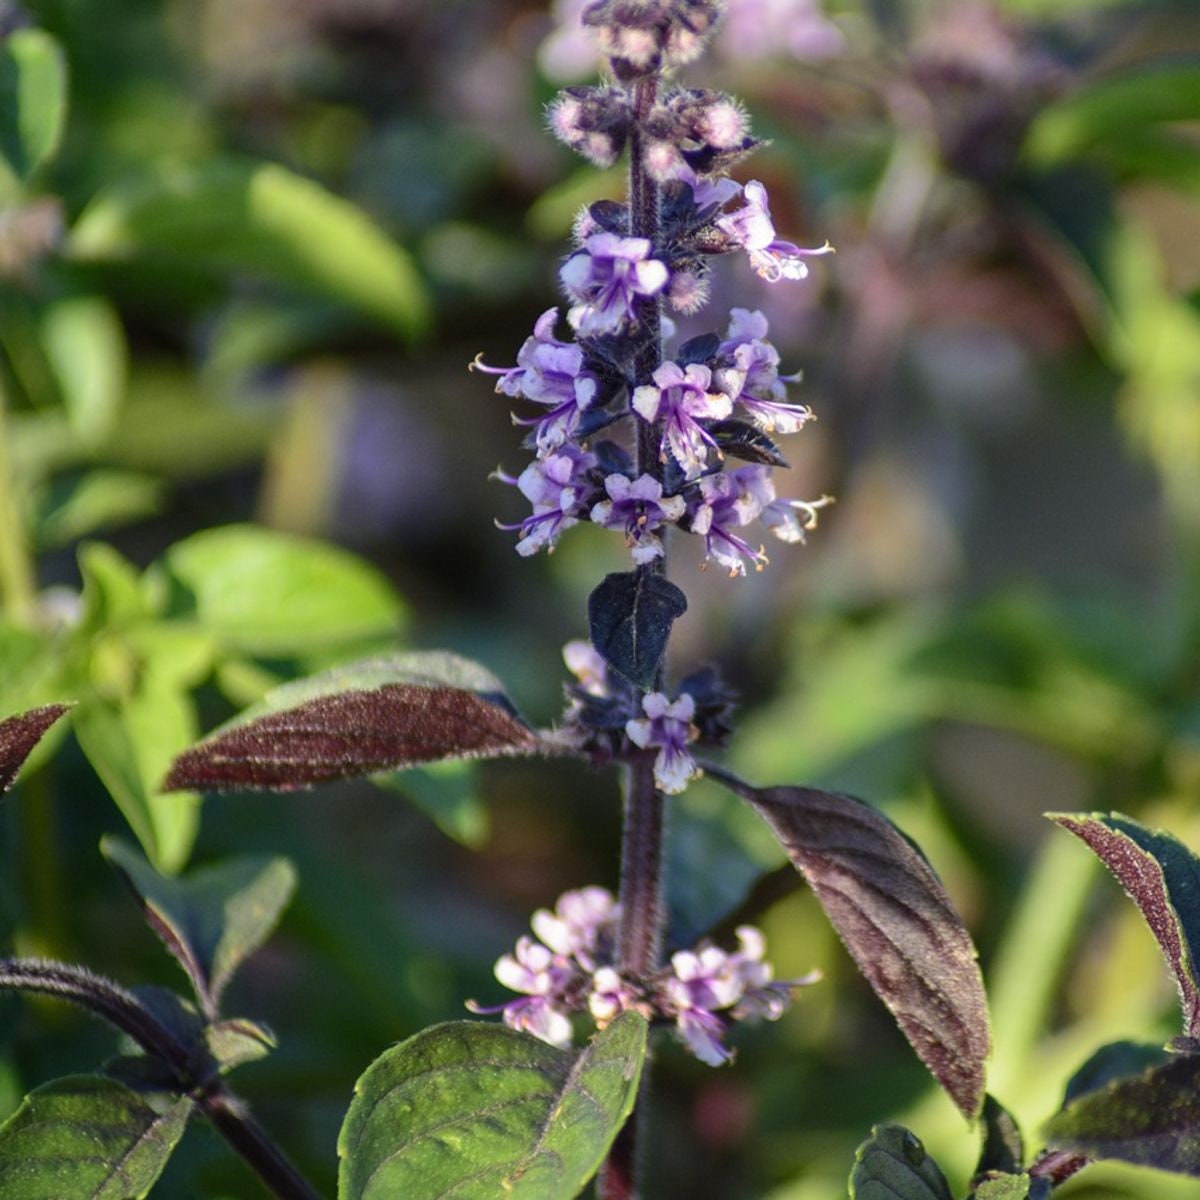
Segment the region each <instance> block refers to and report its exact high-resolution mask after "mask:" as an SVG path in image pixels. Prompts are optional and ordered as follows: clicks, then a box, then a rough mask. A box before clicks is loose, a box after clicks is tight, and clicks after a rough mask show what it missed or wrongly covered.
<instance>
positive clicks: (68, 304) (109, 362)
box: [41, 296, 129, 447]
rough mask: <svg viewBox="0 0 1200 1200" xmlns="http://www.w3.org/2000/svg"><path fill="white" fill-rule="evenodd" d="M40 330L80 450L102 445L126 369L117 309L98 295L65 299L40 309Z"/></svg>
mask: <svg viewBox="0 0 1200 1200" xmlns="http://www.w3.org/2000/svg"><path fill="white" fill-rule="evenodd" d="M41 332H42V346H43V348H44V350H45V352H46V359H47V361H48V362H49V364H50V369H51V370H52V371H53V373H54V377H55V379H56V380H57V382H58V387H59V391H60V392H61V393H62V397H63V401H64V403H65V404H66V409H67V416H68V417H69V418H70V421H71V425H72V427H73V428H74V430H75V432H76V433H77V434H78V435H79V438H80V440H81V441H82V443H83V444H84V445H85V446H88V447H95V446H98V445H101V444H102V443H103V442H104V441H106V440H107V439H108V437H109V436H110V435H111V434H112V431H113V427H114V425H115V423H116V419H117V410H118V409H119V408H120V406H121V401H122V400H123V399H124V396H125V377H126V373H127V370H128V360H129V350H128V347H127V346H126V344H125V330H124V328H123V327H122V325H121V321H120V318H119V317H118V316H117V313H116V310H115V309H114V308H113V306H112V305H111V304H110V303H109V302H108V301H107V300H106V299H104V298H103V297H102V296H70V297H68V298H66V299H64V300H59V301H57V302H56V303H54V304H52V305H50V306H49V307H48V308H47V309H46V310H45V312H44V313H43V314H42V330H41Z"/></svg>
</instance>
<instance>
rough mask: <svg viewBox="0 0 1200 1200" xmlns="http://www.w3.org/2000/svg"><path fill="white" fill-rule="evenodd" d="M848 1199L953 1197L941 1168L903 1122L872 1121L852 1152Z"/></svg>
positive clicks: (940, 1199) (944, 1199)
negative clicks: (864, 1135) (883, 1122)
mask: <svg viewBox="0 0 1200 1200" xmlns="http://www.w3.org/2000/svg"><path fill="white" fill-rule="evenodd" d="M850 1196H851V1200H953V1197H952V1196H951V1194H950V1185H949V1184H947V1182H946V1177H945V1176H944V1175H943V1174H942V1172H941V1168H940V1167H939V1166H938V1165H937V1163H935V1162H934V1161H933V1159H932V1158H930V1157H929V1155H928V1154H926V1153H925V1147H924V1146H923V1145H922V1144H921V1139H920V1138H918V1137H917V1135H916V1134H914V1133H910V1132H909V1131H908V1130H907V1129H905V1128H904V1126H903V1125H876V1126H875V1128H874V1129H872V1130H871V1136H870V1137H869V1138H867V1140H866V1141H865V1142H863V1144H862V1145H861V1146H859V1148H858V1149H857V1150H856V1151H855V1152H854V1169H853V1170H852V1171H851V1172H850Z"/></svg>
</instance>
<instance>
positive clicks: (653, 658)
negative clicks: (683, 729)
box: [588, 571, 687, 691]
mask: <svg viewBox="0 0 1200 1200" xmlns="http://www.w3.org/2000/svg"><path fill="white" fill-rule="evenodd" d="M686 611H687V597H686V596H684V594H683V592H682V591H680V589H679V588H677V587H676V586H675V585H674V584H673V583H671V581H670V580H668V579H665V578H664V577H663V576H661V575H656V574H654V573H652V572H651V571H629V572H625V573H623V574H614V575H606V576H605V577H604V579H603V580H602V581H601V583H600V584H599V586H598V587H597V588H596V589H595V591H593V592H592V594H591V595H590V596H589V597H588V625H589V628H590V630H591V638H592V645H593V646H595V648H596V650H597V651H598V652H599V653H600V654H601V656H602V657H603V658H604V661H605V662H606V663H608V665H609V666H610V667H612V669H613V670H614V671H616V672H617V674H618V675H621V676H623V677H624V678H625V679H628V680H629V682H630V683H634V684H636V685H637V686H638V687H640V688H642V689H643V690H646V691H649V690H650V689H651V688H653V687H654V680H655V677H656V675H657V673H658V666H659V663H661V662H662V656H663V652H664V651H665V650H666V648H667V639H668V638H669V637H670V635H671V626H672V625H673V624H674V623H675V621H676V619H677V618H678V617H681V616H683V614H684V613H685V612H686Z"/></svg>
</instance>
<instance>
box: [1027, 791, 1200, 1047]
mask: <svg viewBox="0 0 1200 1200" xmlns="http://www.w3.org/2000/svg"><path fill="white" fill-rule="evenodd" d="M1047 816H1048V817H1049V818H1050V820H1052V821H1054V822H1055V823H1056V824H1058V825H1061V826H1062V828H1063V829H1066V830H1067V831H1068V832H1069V833H1073V834H1075V836H1076V837H1078V838H1079V839H1080V840H1081V841H1083V842H1085V843H1086V844H1087V845H1088V847H1089V848H1090V849H1091V850H1092V852H1093V853H1094V854H1095V855H1096V857H1097V858H1099V859H1100V861H1101V862H1102V863H1104V865H1105V866H1106V867H1107V868H1108V869H1109V870H1110V871H1111V872H1112V873H1113V874H1114V875H1115V876H1116V877H1117V881H1118V882H1119V883H1120V884H1121V886H1122V887H1123V888H1124V889H1125V891H1126V893H1127V894H1128V895H1129V897H1130V898H1131V899H1132V900H1133V902H1134V903H1135V904H1136V905H1137V906H1138V908H1139V909H1140V910H1141V913H1142V916H1143V917H1144V918H1145V921H1146V924H1147V925H1149V926H1150V932H1151V933H1153V934H1154V937H1155V940H1156V941H1157V942H1158V945H1159V948H1160V949H1161V950H1162V953H1163V957H1164V958H1165V959H1166V962H1167V966H1168V968H1169V969H1170V971H1171V974H1172V975H1174V977H1175V986H1176V987H1177V988H1178V990H1179V1002H1180V1005H1181V1007H1182V1009H1183V1021H1184V1031H1185V1032H1186V1033H1187V1034H1189V1035H1190V1036H1192V1037H1195V1036H1196V1035H1197V1034H1200V978H1198V977H1197V974H1196V968H1197V963H1200V957H1198V953H1200V858H1197V857H1196V855H1194V854H1193V853H1192V852H1191V851H1190V850H1189V849H1188V848H1187V847H1186V846H1185V845H1184V844H1183V843H1182V842H1180V841H1179V840H1178V839H1177V838H1173V837H1172V836H1171V835H1170V834H1169V833H1162V832H1153V831H1151V830H1149V829H1147V828H1146V827H1145V826H1144V825H1141V824H1139V823H1138V822H1137V821H1134V820H1132V819H1131V818H1129V817H1125V816H1122V815H1121V814H1120V813H1108V814H1104V813H1092V814H1091V815H1085V814H1075V813H1048V814H1047Z"/></svg>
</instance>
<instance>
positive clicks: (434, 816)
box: [371, 760, 489, 848]
mask: <svg viewBox="0 0 1200 1200" xmlns="http://www.w3.org/2000/svg"><path fill="white" fill-rule="evenodd" d="M371 782H372V783H376V784H378V785H379V786H380V787H382V788H386V789H387V790H388V791H393V792H399V793H400V794H401V795H402V796H405V797H406V798H407V799H408V800H409V801H410V802H411V803H412V804H414V805H415V806H416V807H417V808H419V809H420V810H421V811H422V812H423V813H424V814H425V815H426V816H427V817H429V819H430V820H431V821H433V822H434V824H436V825H437V827H438V828H439V829H440V830H441V831H442V832H443V833H444V834H445V835H446V836H447V837H451V838H453V839H454V840H455V841H456V842H461V843H462V844H463V845H464V846H470V847H474V848H478V847H479V846H482V845H483V844H484V842H486V841H487V837H488V829H489V823H488V812H487V808H486V807H485V806H484V804H483V802H482V801H481V800H480V799H479V794H478V788H477V778H476V773H475V769H474V767H473V765H472V764H471V763H470V762H464V761H455V760H450V761H448V762H441V763H430V764H429V765H428V766H425V767H411V768H409V770H407V771H390V772H388V773H387V774H386V775H376V776H373V777H372V780H371Z"/></svg>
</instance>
